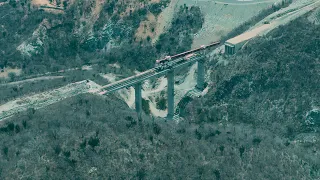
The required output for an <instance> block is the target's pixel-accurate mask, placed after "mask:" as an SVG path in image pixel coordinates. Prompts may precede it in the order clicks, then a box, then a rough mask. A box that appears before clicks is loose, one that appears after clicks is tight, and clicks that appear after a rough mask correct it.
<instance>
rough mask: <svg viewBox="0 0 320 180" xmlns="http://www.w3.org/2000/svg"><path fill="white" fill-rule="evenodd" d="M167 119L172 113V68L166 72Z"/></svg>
mask: <svg viewBox="0 0 320 180" xmlns="http://www.w3.org/2000/svg"><path fill="white" fill-rule="evenodd" d="M167 75H168V77H167V78H168V115H167V118H168V119H172V118H173V115H174V70H171V71H169V72H168V74H167Z"/></svg>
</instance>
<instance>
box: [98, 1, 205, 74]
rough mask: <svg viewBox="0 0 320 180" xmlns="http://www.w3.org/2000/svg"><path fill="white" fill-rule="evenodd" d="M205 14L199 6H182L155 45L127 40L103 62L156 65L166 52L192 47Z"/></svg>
mask: <svg viewBox="0 0 320 180" xmlns="http://www.w3.org/2000/svg"><path fill="white" fill-rule="evenodd" d="M203 21H204V20H203V15H202V14H201V11H200V9H199V8H198V7H191V8H185V7H181V8H180V10H179V11H178V12H177V13H176V15H175V17H174V20H173V22H172V24H171V27H170V28H169V30H168V31H167V32H165V33H164V34H162V35H160V37H159V40H158V41H157V42H156V44H155V46H153V45H151V42H149V41H145V42H135V41H131V40H130V41H126V42H123V43H122V45H121V46H120V47H118V48H113V49H112V51H110V52H109V54H108V55H107V56H106V57H105V59H106V60H107V61H103V62H101V63H114V62H119V63H120V64H123V65H125V66H128V67H131V68H137V69H138V70H145V69H148V68H151V67H153V66H154V61H155V60H156V58H158V57H160V56H162V55H164V54H171V55H172V54H177V53H180V52H184V51H186V50H188V49H190V48H191V45H192V40H193V39H192V35H193V34H194V33H195V32H197V31H199V30H200V29H201V27H202V24H203Z"/></svg>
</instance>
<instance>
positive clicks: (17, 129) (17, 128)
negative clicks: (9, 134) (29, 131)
mask: <svg viewBox="0 0 320 180" xmlns="http://www.w3.org/2000/svg"><path fill="white" fill-rule="evenodd" d="M15 130H16V133H19V132H20V126H19V125H18V124H17V125H16V126H15Z"/></svg>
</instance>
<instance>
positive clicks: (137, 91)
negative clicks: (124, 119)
mask: <svg viewBox="0 0 320 180" xmlns="http://www.w3.org/2000/svg"><path fill="white" fill-rule="evenodd" d="M141 86H142V84H141V82H139V83H137V84H135V85H134V93H135V105H136V111H137V113H138V115H139V117H140V115H141V110H142V97H141Z"/></svg>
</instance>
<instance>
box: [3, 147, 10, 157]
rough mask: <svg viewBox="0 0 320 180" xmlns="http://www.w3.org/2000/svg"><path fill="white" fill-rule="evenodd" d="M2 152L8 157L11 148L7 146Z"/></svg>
mask: <svg viewBox="0 0 320 180" xmlns="http://www.w3.org/2000/svg"><path fill="white" fill-rule="evenodd" d="M2 151H3V154H4V155H6V156H8V152H9V148H8V147H7V146H5V147H4V148H3V149H2Z"/></svg>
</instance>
